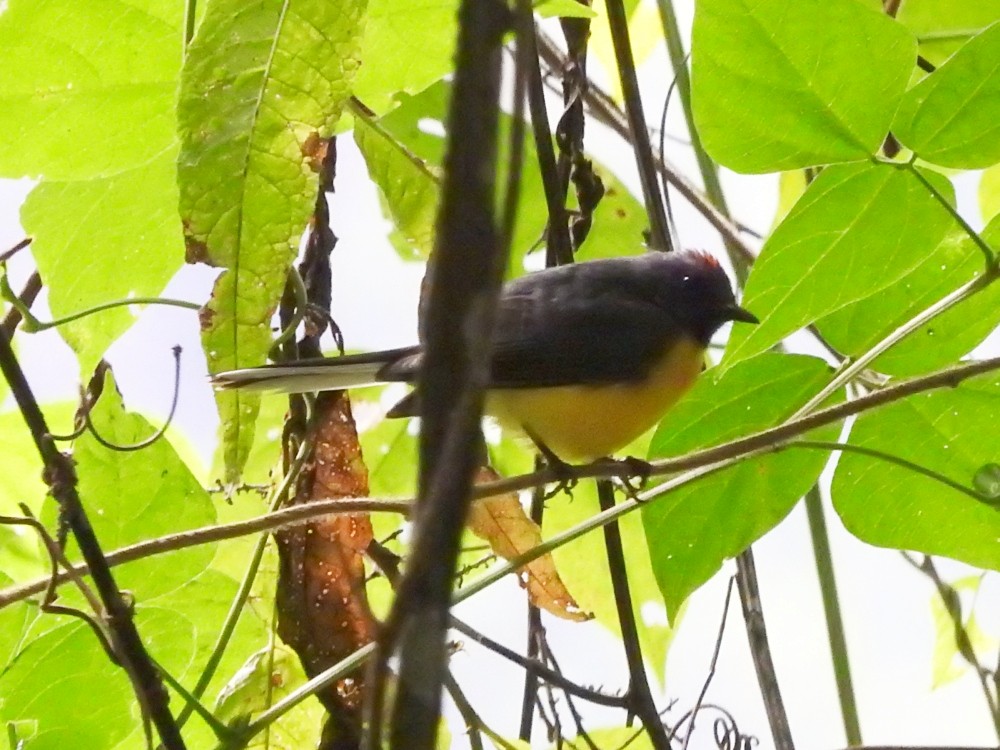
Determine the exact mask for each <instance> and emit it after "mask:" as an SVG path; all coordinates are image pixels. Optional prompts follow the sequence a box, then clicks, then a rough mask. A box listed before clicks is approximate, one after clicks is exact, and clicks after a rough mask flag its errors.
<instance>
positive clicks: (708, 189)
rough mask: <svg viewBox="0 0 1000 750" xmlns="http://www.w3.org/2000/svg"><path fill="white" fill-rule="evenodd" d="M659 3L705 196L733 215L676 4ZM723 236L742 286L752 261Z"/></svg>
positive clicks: (665, 1)
mask: <svg viewBox="0 0 1000 750" xmlns="http://www.w3.org/2000/svg"><path fill="white" fill-rule="evenodd" d="M656 5H657V7H658V8H659V11H660V22H661V23H662V24H663V38H664V39H665V40H666V42H667V54H668V55H669V57H670V65H671V66H672V67H673V70H674V83H675V85H676V86H677V95H678V96H679V97H680V100H681V107H682V108H683V110H684V121H685V122H686V123H687V130H688V138H689V139H690V140H691V148H692V150H693V151H694V156H695V159H696V160H697V161H698V171H699V173H700V174H701V181H702V184H703V185H704V186H705V196H706V197H707V198H708V200H709V201H711V203H712V205H713V206H715V207H716V208H717V209H718V210H719V212H720V213H722V214H723V215H724V216H726V217H727V218H729V219H731V218H732V217H731V216H730V214H729V207H728V206H727V205H726V196H725V194H724V193H723V192H722V183H721V182H719V167H718V165H717V164H716V163H715V162H714V161H713V160H712V157H710V156H709V155H708V152H706V151H705V147H704V146H703V145H702V143H701V136H700V135H699V134H698V128H697V127H696V126H695V122H694V110H693V109H692V107H691V75H690V73H689V72H688V67H687V53H686V52H685V51H684V42H683V40H682V39H681V30H680V26H679V25H678V23H677V14H676V13H675V12H674V4H673V2H672V0H656ZM722 239H723V242H724V243H725V245H726V251H727V252H728V254H729V260H730V262H731V263H732V264H733V270H734V271H735V272H736V279H737V281H739V283H740V286H743V285H744V284H746V281H747V277H748V276H749V275H750V261H749V260H748V259H747V258H746V256H745V255H744V254H743V252H742V250H741V248H740V247H739V246H738V245H737V244H736V243H734V242H732V241H731V240H730V239H728V238H727V237H725V236H723V238H722Z"/></svg>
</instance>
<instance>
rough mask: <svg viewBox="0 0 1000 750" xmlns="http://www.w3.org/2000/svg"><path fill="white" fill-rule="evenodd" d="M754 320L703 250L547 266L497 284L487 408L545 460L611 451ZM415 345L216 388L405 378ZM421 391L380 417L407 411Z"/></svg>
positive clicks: (277, 369)
mask: <svg viewBox="0 0 1000 750" xmlns="http://www.w3.org/2000/svg"><path fill="white" fill-rule="evenodd" d="M729 321H742V322H744V323H757V322H758V320H757V318H756V317H755V316H754V315H753V314H752V313H750V312H749V311H748V310H745V309H744V308H742V307H740V306H739V305H738V304H737V303H736V299H735V297H734V295H733V290H732V287H731V286H730V284H729V279H728V278H727V276H726V273H725V271H724V270H723V269H722V267H721V266H720V265H719V263H718V261H717V260H716V259H715V258H713V257H712V256H711V255H708V254H707V253H703V252H698V251H685V252H674V253H663V252H649V253H646V254H644V255H638V256H633V257H626V258H608V259H602V260H594V261H589V262H583V263H575V264H571V265H566V266H559V267H556V268H549V269H546V270H544V271H538V272H536V273H531V274H528V275H526V276H522V277H520V278H518V279H515V280H514V281H511V282H509V283H507V284H506V285H505V286H504V287H503V290H502V292H501V294H500V299H499V303H498V307H497V315H496V323H495V327H494V331H493V342H492V354H491V359H490V379H489V383H488V385H487V392H486V406H485V409H486V412H487V413H488V414H491V415H493V416H495V417H496V418H497V419H498V420H499V421H500V423H501V424H502V425H504V426H506V427H509V428H514V429H517V430H520V431H521V432H523V433H524V434H526V435H527V436H528V437H530V438H531V439H532V440H533V441H534V442H535V443H536V445H538V447H539V449H540V450H541V451H542V452H543V454H544V455H546V457H547V458H549V460H550V462H560V463H561V462H563V461H585V460H593V459H597V458H601V457H605V456H610V455H611V454H613V453H614V452H616V451H618V450H620V449H621V448H622V447H624V446H625V445H627V444H628V443H629V442H631V441H632V440H634V439H635V438H637V437H639V435H641V434H642V433H643V432H645V431H646V430H647V429H649V428H650V427H652V426H653V425H654V424H656V423H657V422H658V421H659V420H660V419H661V418H662V417H663V415H664V414H666V412H667V411H668V410H669V409H670V407H672V406H673V405H674V404H675V403H676V402H677V401H678V399H679V398H680V397H681V396H682V395H683V394H684V393H685V392H686V391H687V390H688V389H689V388H690V387H691V385H692V384H693V383H694V381H695V379H696V378H697V376H698V374H699V373H700V372H701V370H702V369H703V368H704V361H705V349H706V348H707V346H708V343H709V341H710V340H711V338H712V335H713V334H714V333H715V332H716V331H717V330H718V329H719V328H720V327H721V326H722V325H723V324H725V323H727V322H729ZM422 362H423V353H422V351H421V347H419V346H413V347H408V348H403V349H391V350H388V351H381V352H373V353H370V354H356V355H347V356H340V357H332V358H327V359H313V360H302V361H299V362H291V363H287V364H275V365H267V366H264V367H254V368H250V369H245V370H232V371H229V372H222V373H219V374H218V375H216V376H215V377H214V378H213V382H214V383H215V385H216V386H218V387H220V388H242V389H245V390H255V391H260V390H268V391H280V392H285V393H302V392H307V391H322V390H338V389H343V388H355V387H359V386H364V385H373V384H377V383H392V382H405V383H415V382H416V380H417V377H418V374H419V372H420V367H421V363H422ZM418 398H419V393H418V392H416V391H414V392H412V393H411V394H410V395H408V396H407V397H405V398H404V399H403V400H402V401H401V402H400V403H399V404H397V405H396V406H395V407H394V408H393V409H392V410H391V411H390V412H389V416H390V417H403V416H415V415H416V414H417V413H418V401H417V399H418Z"/></svg>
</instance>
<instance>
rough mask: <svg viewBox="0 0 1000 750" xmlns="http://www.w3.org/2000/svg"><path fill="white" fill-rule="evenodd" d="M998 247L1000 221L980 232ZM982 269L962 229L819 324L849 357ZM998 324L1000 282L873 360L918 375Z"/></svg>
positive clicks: (885, 368) (890, 370)
mask: <svg viewBox="0 0 1000 750" xmlns="http://www.w3.org/2000/svg"><path fill="white" fill-rule="evenodd" d="M982 237H983V239H985V240H986V242H987V243H990V244H992V245H993V246H994V247H996V248H1000V219H998V220H995V221H993V222H992V223H991V224H990V226H988V227H987V228H986V229H985V230H984V231H983V233H982ZM982 273H983V254H982V251H981V250H980V249H979V248H978V247H977V246H976V245H975V243H974V242H973V241H972V239H971V238H970V237H969V236H968V235H967V234H965V232H963V231H962V230H960V229H956V230H955V231H953V232H950V233H949V234H948V235H946V236H945V238H944V239H943V240H942V241H941V242H940V243H939V244H938V246H937V247H936V248H934V249H933V250H931V251H930V252H928V253H927V254H926V255H925V256H924V257H923V258H920V259H918V263H917V265H915V266H914V267H913V268H912V270H911V271H910V272H909V273H907V274H906V275H905V276H903V278H901V279H899V280H898V281H897V282H896V283H895V284H893V285H892V286H890V287H888V288H886V289H884V290H882V291H881V292H879V293H878V294H876V295H873V296H871V297H868V298H867V299H864V300H861V301H860V302H857V303H855V304H853V305H850V306H849V307H846V308H844V309H842V310H839V311H837V312H835V313H833V314H832V315H828V316H827V317H825V318H823V319H822V320H821V321H819V323H818V324H817V325H818V327H819V329H820V331H821V332H822V333H823V335H824V337H825V338H826V339H827V341H829V342H830V344H831V345H833V347H834V348H835V349H836V350H837V351H839V352H841V353H842V354H846V355H848V356H854V355H857V354H860V353H862V352H864V351H866V350H868V349H869V348H870V347H871V346H873V345H874V344H875V343H877V342H878V341H880V340H881V339H883V338H884V337H885V336H887V335H888V334H889V333H891V332H892V331H894V330H896V329H897V328H898V327H899V326H901V325H902V324H903V323H905V322H906V321H907V320H909V319H910V318H912V317H913V316H914V315H916V314H918V313H919V312H921V311H922V310H924V309H926V308H927V307H930V306H931V305H932V304H933V303H935V302H937V301H938V300H940V299H941V298H942V297H944V296H946V295H947V294H949V293H950V292H952V291H953V290H955V289H957V288H958V287H959V286H961V285H962V284H964V283H966V282H967V281H971V280H972V279H973V278H976V277H977V276H980V275H981V274H982ZM997 325H1000V284H992V285H991V286H989V287H987V288H986V289H984V290H983V291H981V292H979V293H978V294H977V295H975V296H974V297H971V298H970V299H967V300H965V301H964V302H962V304H960V305H956V306H955V307H953V308H951V309H950V310H948V311H946V312H944V313H942V314H941V315H939V316H937V317H936V318H935V319H934V320H932V321H930V322H929V323H925V324H924V325H923V326H921V327H920V328H918V329H917V330H916V331H914V332H913V333H911V334H910V335H909V336H908V337H906V338H905V339H903V340H902V341H901V342H899V343H898V344H896V345H895V346H893V347H892V349H890V350H889V351H888V352H886V353H885V354H883V355H882V356H880V357H879V358H878V359H876V360H875V362H874V363H873V364H872V367H873V368H874V369H876V370H878V371H879V372H884V373H886V374H889V375H916V374H919V373H922V372H928V371H930V370H934V369H937V368H939V367H944V366H946V365H948V364H950V363H952V362H956V361H957V360H958V359H959V358H961V357H962V356H963V355H965V354H968V353H969V352H970V351H972V350H973V349H974V348H975V347H976V346H977V345H979V344H980V343H981V342H982V341H983V339H985V338H986V337H987V336H988V335H989V334H990V332H991V331H993V329H994V328H996V327H997Z"/></svg>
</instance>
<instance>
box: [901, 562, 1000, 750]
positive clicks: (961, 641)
mask: <svg viewBox="0 0 1000 750" xmlns="http://www.w3.org/2000/svg"><path fill="white" fill-rule="evenodd" d="M900 554H902V555H903V559H904V560H906V561H907V562H908V563H910V565H912V566H913V567H914V568H916V569H917V570H919V571H920V572H921V573H923V574H924V575H925V576H927V577H928V578H929V579H930V580H931V582H932V583H933V584H934V588H935V589H937V594H938V596H939V597H940V598H941V603H942V604H943V605H944V609H945V612H946V613H947V614H948V618H949V619H950V620H951V625H952V631H953V636H954V639H955V647H956V648H957V649H958V653H959V654H961V656H962V658H963V659H965V661H966V663H967V664H968V665H969V666H970V667H972V670H973V671H974V672H975V673H976V677H977V679H978V680H979V685H980V687H981V688H982V691H983V698H984V699H985V700H986V706H987V708H988V709H989V712H990V718H991V719H992V720H993V728H994V730H995V731H996V733H997V737H998V738H1000V709H998V705H997V704H998V697H997V696H995V695H993V693H992V692H991V691H990V678H991V677H992V675H991V674H990V671H989V670H988V669H986V668H985V667H984V666H983V665H982V664H980V663H979V657H978V656H977V655H976V650H975V648H973V646H972V639H971V638H970V637H969V631H968V630H966V628H965V623H964V622H963V619H964V618H963V616H962V599H961V597H960V596H959V595H958V591H956V590H955V587H954V586H951V585H950V584H948V583H946V582H945V581H944V579H942V578H941V575H940V574H939V573H938V571H937V567H936V566H935V565H934V558H933V557H931V556H930V555H924V559H923V560H922V561H921V562H919V563H918V562H917V561H916V560H913V559H912V558H911V557H910V556H909V555H908V554H906V552H902V551H901V552H900Z"/></svg>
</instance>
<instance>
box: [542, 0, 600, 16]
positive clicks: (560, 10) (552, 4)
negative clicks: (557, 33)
mask: <svg viewBox="0 0 1000 750" xmlns="http://www.w3.org/2000/svg"><path fill="white" fill-rule="evenodd" d="M534 5H535V8H534V10H535V13H537V14H538V15H540V16H541V17H542V18H556V17H559V18H597V13H595V12H594V10H593V8H591V7H590V6H588V5H584V4H583V3H579V2H577V0H538V2H536V3H535V4H534Z"/></svg>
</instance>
